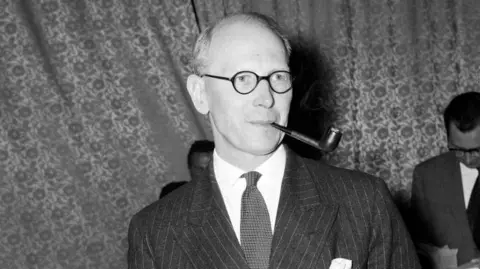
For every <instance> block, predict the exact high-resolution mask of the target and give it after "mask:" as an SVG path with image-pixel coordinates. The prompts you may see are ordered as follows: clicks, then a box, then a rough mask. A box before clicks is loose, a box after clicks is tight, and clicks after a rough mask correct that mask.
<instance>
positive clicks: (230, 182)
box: [213, 145, 287, 242]
mask: <svg viewBox="0 0 480 269" xmlns="http://www.w3.org/2000/svg"><path fill="white" fill-rule="evenodd" d="M286 160H287V154H286V151H285V148H284V146H283V145H281V146H280V147H278V149H277V150H276V151H275V152H274V153H273V154H272V156H270V158H268V159H267V160H266V161H265V162H264V163H263V164H261V165H260V166H259V167H257V168H256V169H255V171H257V172H259V173H261V174H262V176H261V177H260V179H259V180H258V182H257V188H258V190H259V191H260V193H261V194H262V196H263V199H264V200H265V203H266V204H267V209H268V214H269V216H270V224H271V225H272V233H273V231H274V227H275V218H276V217H277V209H278V201H279V200H280V190H281V187H282V181H283V174H284V172H285V164H286ZM213 169H214V171H215V178H216V180H217V182H218V186H219V188H220V192H221V193H222V197H223V201H224V203H225V207H226V208H227V212H228V215H229V217H230V221H231V223H232V225H233V230H234V231H235V234H236V235H237V239H238V241H239V242H240V220H241V208H242V195H243V192H244V191H245V188H246V187H247V182H246V180H245V178H240V176H241V175H243V174H244V173H246V172H249V171H243V170H242V169H240V168H238V167H236V166H234V165H232V164H230V163H228V162H226V161H225V160H223V159H222V158H221V157H220V156H219V155H218V154H217V152H216V151H215V150H214V152H213Z"/></svg>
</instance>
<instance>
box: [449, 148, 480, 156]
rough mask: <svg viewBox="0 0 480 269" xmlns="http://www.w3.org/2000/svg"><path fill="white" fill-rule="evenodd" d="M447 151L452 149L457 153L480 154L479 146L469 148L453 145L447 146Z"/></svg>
mask: <svg viewBox="0 0 480 269" xmlns="http://www.w3.org/2000/svg"><path fill="white" fill-rule="evenodd" d="M448 150H449V151H453V152H455V153H456V154H458V155H462V156H463V155H467V154H469V155H480V147H478V148H471V149H463V148H455V147H448Z"/></svg>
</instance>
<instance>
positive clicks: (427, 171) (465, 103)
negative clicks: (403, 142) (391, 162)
mask: <svg viewBox="0 0 480 269" xmlns="http://www.w3.org/2000/svg"><path fill="white" fill-rule="evenodd" d="M443 117H444V122H445V127H446V131H447V138H448V148H449V151H448V152H446V153H443V154H440V155H439V156H436V157H433V158H431V159H429V160H426V161H424V162H422V163H420V164H419V165H417V166H416V167H415V170H414V173H413V186H412V200H411V207H412V211H413V213H414V216H415V217H416V218H415V219H414V220H413V223H412V226H413V227H414V228H412V235H413V236H414V239H415V241H416V243H423V244H428V245H432V246H435V247H443V246H447V247H449V248H450V249H458V253H457V263H458V264H459V265H460V264H463V263H466V262H469V261H470V260H471V259H473V258H474V257H477V256H478V246H479V243H480V220H478V216H479V214H478V212H479V206H480V199H479V198H480V196H479V195H480V189H478V188H479V187H480V186H477V185H478V182H479V180H478V174H479V173H478V169H479V168H480V93H478V92H467V93H463V94H460V95H458V96H456V97H455V98H453V99H452V101H451V102H450V104H449V105H448V106H447V108H446V109H445V112H444V115H443Z"/></svg>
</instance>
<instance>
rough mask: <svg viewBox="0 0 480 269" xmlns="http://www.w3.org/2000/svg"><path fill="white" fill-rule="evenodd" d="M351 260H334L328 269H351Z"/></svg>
mask: <svg viewBox="0 0 480 269" xmlns="http://www.w3.org/2000/svg"><path fill="white" fill-rule="evenodd" d="M351 268H352V260H348V259H344V258H336V259H333V260H332V263H331V264H330V267H329V268H328V269H351Z"/></svg>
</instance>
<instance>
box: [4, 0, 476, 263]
mask: <svg viewBox="0 0 480 269" xmlns="http://www.w3.org/2000/svg"><path fill="white" fill-rule="evenodd" d="M236 11H258V12H261V13H265V14H268V15H271V16H273V17H274V18H276V19H277V20H278V21H279V23H280V24H281V25H282V26H283V27H284V28H285V29H287V31H288V32H289V34H290V35H291V37H292V40H293V41H294V43H295V44H296V45H297V52H296V53H297V54H296V55H298V56H299V57H298V58H297V60H296V61H293V62H292V65H293V66H294V67H295V69H296V70H297V69H298V70H300V71H298V77H299V78H300V79H299V80H297V82H296V83H298V85H297V87H296V89H297V96H298V98H297V99H298V100H297V101H301V100H300V99H301V97H302V96H301V95H299V94H298V92H302V91H304V90H305V89H310V88H314V89H315V90H316V91H314V92H313V93H314V94H313V95H312V96H310V98H309V99H308V102H307V103H309V104H311V106H310V108H311V110H309V111H305V110H302V109H300V108H295V107H294V109H293V114H292V115H293V116H292V121H291V124H292V126H294V127H295V128H297V129H299V130H302V131H305V132H307V133H309V134H313V135H317V134H319V133H321V131H323V130H324V128H325V127H326V126H327V124H328V125H329V124H333V125H335V126H336V127H338V128H340V129H341V130H342V131H343V132H344V136H343V140H342V142H341V144H340V146H339V147H338V149H337V151H335V152H334V153H331V154H329V155H326V156H325V158H326V159H327V160H328V161H330V162H331V163H332V164H334V165H337V166H341V167H346V168H353V169H359V170H362V171H365V172H367V173H370V174H373V175H376V176H379V177H381V178H383V179H384V180H385V181H386V182H387V183H388V185H389V187H390V189H391V191H392V194H393V195H394V197H395V198H396V200H397V202H398V204H399V205H402V204H406V203H407V202H408V199H409V196H410V195H409V192H410V184H411V174H412V169H413V167H414V166H415V165H416V164H417V163H419V162H420V161H422V160H425V159H426V158H428V157H431V156H433V155H436V154H438V153H439V152H441V151H443V150H444V148H445V144H446V143H445V138H446V137H445V133H444V130H443V123H442V118H441V112H442V110H443V108H444V107H445V105H446V103H447V102H448V101H449V100H450V98H451V97H452V96H453V95H456V94H458V93H461V92H464V91H470V90H478V84H479V81H478V76H477V72H478V67H477V62H478V59H479V49H478V48H477V44H478V41H480V28H479V27H478V25H480V21H479V19H478V15H477V14H479V12H480V4H479V3H478V1H475V0H463V1H455V0H434V1H427V0H411V1H403V0H388V1H368V0H364V1H348V0H320V1H319V0H296V1H294V0H282V1H275V0H261V1H241V0H224V1H217V0H193V1H186V0H164V1H162V0H145V1H138V0H98V1H97V0H0V199H1V200H0V201H1V202H0V238H1V241H0V264H1V265H2V266H1V267H2V268H49V269H50V268H72V269H77V268H78V269H80V268H82V269H87V268H102V269H105V268H125V267H126V261H125V253H126V248H127V244H126V234H127V227H128V221H129V219H130V218H131V216H132V215H133V214H134V213H135V212H137V211H138V210H139V209H140V208H142V207H144V206H145V205H147V204H149V203H151V202H153V201H154V200H156V199H157V198H158V194H159V192H160V190H161V188H162V187H163V186H164V185H165V184H167V183H169V182H172V181H181V180H188V172H187V166H186V153H187V151H188V148H189V146H190V144H191V143H192V142H193V141H194V140H198V139H211V134H210V129H209V125H208V123H207V121H206V120H205V118H203V117H202V116H199V115H198V114H197V113H196V112H195V110H194V109H193V106H192V105H191V103H190V100H189V96H188V93H187V92H186V90H185V79H186V77H187V75H188V74H189V72H190V70H189V67H188V61H189V57H190V50H191V47H192V44H193V42H194V40H195V37H196V36H197V34H198V32H199V30H201V29H204V28H205V27H206V26H207V25H208V24H209V23H211V22H213V21H215V20H216V19H218V18H220V17H222V16H223V15H225V14H229V13H232V12H236ZM232 53H233V52H232ZM312 55H313V56H312ZM305 115H307V116H308V117H301V116H305ZM312 123H313V126H318V128H317V127H315V128H313V129H312V128H308V126H310V127H311V126H312Z"/></svg>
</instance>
